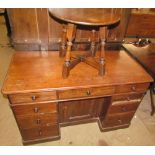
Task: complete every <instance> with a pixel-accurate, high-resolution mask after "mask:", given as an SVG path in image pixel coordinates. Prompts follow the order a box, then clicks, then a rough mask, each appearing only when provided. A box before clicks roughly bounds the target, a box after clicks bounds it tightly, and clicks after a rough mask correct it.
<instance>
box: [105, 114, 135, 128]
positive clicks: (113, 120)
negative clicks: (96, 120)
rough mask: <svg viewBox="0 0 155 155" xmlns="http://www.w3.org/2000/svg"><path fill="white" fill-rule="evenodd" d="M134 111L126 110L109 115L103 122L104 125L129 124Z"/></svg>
mask: <svg viewBox="0 0 155 155" xmlns="http://www.w3.org/2000/svg"><path fill="white" fill-rule="evenodd" d="M134 113H135V112H128V113H124V114H115V115H109V116H108V117H107V118H106V120H105V121H104V122H103V126H104V127H112V126H119V125H123V124H129V123H130V121H131V119H132V118H133V116H134Z"/></svg>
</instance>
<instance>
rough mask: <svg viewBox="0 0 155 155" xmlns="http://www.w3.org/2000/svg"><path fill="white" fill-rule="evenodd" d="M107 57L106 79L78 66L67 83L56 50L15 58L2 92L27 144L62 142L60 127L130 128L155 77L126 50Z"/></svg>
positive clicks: (27, 53)
mask: <svg viewBox="0 0 155 155" xmlns="http://www.w3.org/2000/svg"><path fill="white" fill-rule="evenodd" d="M78 53H80V54H81V53H82V51H81V52H77V54H78ZM97 54H98V53H97ZM105 55H106V60H107V66H106V72H105V75H104V76H103V77H102V76H98V73H97V72H96V70H95V69H94V68H92V67H91V66H88V65H87V64H85V63H80V64H79V65H78V66H77V67H75V68H74V69H72V70H71V72H70V76H69V77H68V78H67V79H63V78H62V76H61V69H62V64H63V59H61V58H60V57H59V53H58V52H47V53H46V54H44V53H43V52H39V51H38V52H37V51H35V52H30V51H29V52H16V53H15V54H14V56H13V58H12V61H11V64H10V67H9V70H8V73H7V76H6V79H5V82H4V85H3V88H2V92H3V94H4V95H6V96H7V97H8V99H9V101H10V106H11V109H12V111H13V113H14V116H15V118H16V122H17V125H18V127H19V130H20V133H21V136H22V139H23V143H24V144H28V143H32V142H33V143H34V142H40V141H45V140H52V139H57V138H60V135H61V134H60V129H61V126H67V125H73V124H78V123H88V122H91V121H97V122H98V124H99V127H100V129H101V131H108V130H114V129H119V128H125V127H128V126H129V125H130V122H131V120H132V118H133V116H134V114H135V112H136V109H137V108H138V106H139V104H140V102H141V100H142V98H143V96H144V94H145V92H146V90H147V89H148V87H149V84H150V82H152V78H151V76H150V75H149V74H148V73H147V72H146V71H145V70H144V69H143V68H142V67H141V66H140V65H139V64H138V63H137V62H136V61H134V60H133V59H132V58H131V57H130V56H129V55H128V54H127V53H126V52H125V51H123V50H122V51H108V52H105ZM86 134H87V133H86ZM92 134H93V133H92ZM79 136H80V131H79Z"/></svg>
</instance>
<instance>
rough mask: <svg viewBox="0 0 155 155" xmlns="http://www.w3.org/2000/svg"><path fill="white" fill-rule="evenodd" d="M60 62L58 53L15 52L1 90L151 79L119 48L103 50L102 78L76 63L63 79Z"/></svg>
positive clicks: (63, 86)
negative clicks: (104, 60) (103, 68)
mask: <svg viewBox="0 0 155 155" xmlns="http://www.w3.org/2000/svg"><path fill="white" fill-rule="evenodd" d="M63 61H64V60H63V58H59V54H58V52H48V53H46V52H45V53H43V52H16V53H15V54H14V56H13V58H12V62H11V66H10V68H9V70H8V74H7V76H6V79H5V83H4V86H3V93H4V94H11V93H17V92H31V91H38V92H39V91H49V90H50V91H51V90H55V89H71V88H77V87H88V86H102V85H104V86H105V85H107V86H108V85H123V84H131V83H145V82H151V81H152V78H151V77H150V76H149V75H148V74H146V71H145V70H144V69H143V68H142V67H141V66H140V65H139V64H138V63H137V62H135V61H134V60H133V59H132V58H130V56H128V54H127V53H126V52H125V51H123V50H122V51H108V52H106V61H107V65H106V73H105V75H104V76H103V77H100V76H98V72H97V71H96V70H95V69H94V68H92V67H90V66H88V65H87V64H84V63H80V64H79V65H77V66H76V67H75V68H74V69H73V70H72V71H71V73H70V76H69V77H68V79H63V78H62V75H61V73H62V65H63ZM133 75H134V76H133ZM141 77H143V78H141Z"/></svg>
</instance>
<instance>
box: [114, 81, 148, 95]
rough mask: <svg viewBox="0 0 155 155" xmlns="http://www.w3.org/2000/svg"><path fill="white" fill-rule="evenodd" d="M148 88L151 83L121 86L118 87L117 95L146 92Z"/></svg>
mask: <svg viewBox="0 0 155 155" xmlns="http://www.w3.org/2000/svg"><path fill="white" fill-rule="evenodd" d="M148 87H149V83H142V84H128V85H119V86H116V93H128V92H129V93H130V92H132V93H136V92H146V90H147V89H148Z"/></svg>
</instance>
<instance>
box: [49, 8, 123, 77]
mask: <svg viewBox="0 0 155 155" xmlns="http://www.w3.org/2000/svg"><path fill="white" fill-rule="evenodd" d="M120 10H121V9H99V8H98V9H86V8H79V9H76V8H74V9H53V8H50V9H49V13H50V15H51V16H52V17H53V18H56V19H58V20H61V21H62V22H64V25H65V26H63V33H62V41H61V48H60V57H64V56H65V63H64V65H63V71H62V76H63V78H67V77H68V75H69V72H70V70H71V69H72V68H73V67H74V66H75V65H76V64H78V63H80V62H81V61H82V62H85V63H87V64H89V65H91V66H92V67H94V68H96V69H97V70H98V71H99V75H100V76H103V75H104V73H105V52H104V45H105V39H106V35H107V33H106V27H108V26H109V25H112V24H115V23H117V22H119V21H120V14H121V13H120V12H121V11H120ZM66 25H67V26H66ZM77 25H83V26H86V27H88V26H89V28H91V29H92V36H91V48H90V49H91V52H90V53H89V54H86V55H82V56H80V57H79V56H78V57H74V59H73V60H72V56H71V47H72V41H73V39H74V38H75V33H76V27H77ZM96 27H98V28H99V34H100V35H99V38H100V43H101V51H100V57H99V61H96V56H95V54H96V51H95V33H96V30H95V28H96ZM66 46H67V47H66ZM90 56H91V59H90V58H88V57H90Z"/></svg>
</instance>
